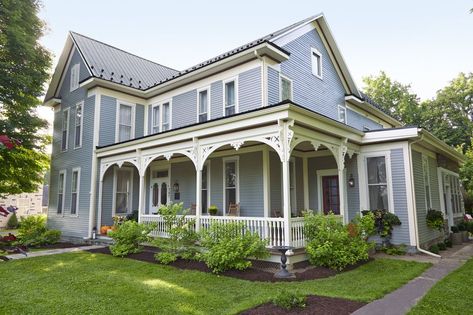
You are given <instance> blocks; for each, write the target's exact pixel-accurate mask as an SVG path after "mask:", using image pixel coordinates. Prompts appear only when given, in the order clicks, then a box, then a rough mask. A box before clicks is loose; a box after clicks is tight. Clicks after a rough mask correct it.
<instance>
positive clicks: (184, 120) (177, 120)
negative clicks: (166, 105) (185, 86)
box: [172, 90, 197, 129]
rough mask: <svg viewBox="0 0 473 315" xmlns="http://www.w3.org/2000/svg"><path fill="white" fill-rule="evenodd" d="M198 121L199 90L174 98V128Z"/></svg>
mask: <svg viewBox="0 0 473 315" xmlns="http://www.w3.org/2000/svg"><path fill="white" fill-rule="evenodd" d="M196 121H197V90H191V91H188V92H185V93H182V94H179V95H176V96H174V97H173V98H172V129H174V128H180V127H184V126H188V125H192V124H195V123H196Z"/></svg>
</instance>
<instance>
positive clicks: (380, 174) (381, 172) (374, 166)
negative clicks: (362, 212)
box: [366, 156, 389, 210]
mask: <svg viewBox="0 0 473 315" xmlns="http://www.w3.org/2000/svg"><path fill="white" fill-rule="evenodd" d="M366 164H367V168H368V197H369V207H370V210H389V202H388V200H389V197H388V179H387V173H386V157H385V156H376V157H368V158H367V159H366Z"/></svg>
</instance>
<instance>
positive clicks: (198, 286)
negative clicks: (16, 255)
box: [0, 252, 430, 314]
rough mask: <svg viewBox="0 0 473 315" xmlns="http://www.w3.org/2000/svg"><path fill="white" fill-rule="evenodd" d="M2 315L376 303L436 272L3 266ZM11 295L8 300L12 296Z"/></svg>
mask: <svg viewBox="0 0 473 315" xmlns="http://www.w3.org/2000/svg"><path fill="white" fill-rule="evenodd" d="M1 266H2V270H1V273H2V276H1V281H0V291H1V292H3V296H4V297H6V298H2V302H1V303H0V314H25V313H28V314H31V313H36V314H56V313H57V314H113V313H146V314H234V313H238V312H240V311H243V310H245V309H248V308H251V307H253V306H256V305H258V304H261V303H264V302H267V301H269V300H270V299H271V297H272V296H274V295H275V293H276V292H278V290H279V289H280V288H283V287H284V288H288V289H298V290H300V291H301V292H303V293H305V294H319V295H326V296H336V297H344V298H349V299H354V300H360V301H371V300H374V299H377V298H379V297H381V296H383V295H385V294H386V293H388V292H390V291H392V290H394V289H396V288H398V287H399V286H401V285H402V284H404V283H406V282H408V281H409V280H410V279H412V278H414V277H415V276H417V275H419V274H420V273H422V272H423V271H424V270H425V269H426V268H428V267H429V266H430V265H429V264H421V263H414V262H406V261H401V260H392V259H380V260H375V261H373V262H370V263H368V264H366V265H363V266H361V267H359V268H357V269H356V270H353V271H350V272H346V273H343V274H340V275H337V276H335V277H332V278H327V279H321V280H312V281H306V282H299V283H277V284H274V283H255V282H249V281H243V280H238V279H233V278H227V277H222V276H216V275H212V274H207V273H203V272H198V271H182V270H178V269H175V268H173V267H168V266H161V265H156V264H150V263H145V262H140V261H135V260H131V259H126V258H115V257H112V256H108V255H102V254H90V253H86V252H77V253H68V254H61V255H53V256H43V257H37V258H29V259H22V260H18V261H12V262H7V263H2V264H1ZM5 294H6V295H5Z"/></svg>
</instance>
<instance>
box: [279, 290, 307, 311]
mask: <svg viewBox="0 0 473 315" xmlns="http://www.w3.org/2000/svg"><path fill="white" fill-rule="evenodd" d="M272 302H273V304H274V305H277V306H279V307H281V308H284V309H285V310H288V311H289V310H291V309H294V308H297V307H298V308H304V307H306V296H305V295H304V294H301V293H299V292H297V291H288V290H281V291H279V292H278V294H277V295H276V296H275V297H274V298H273V300H272Z"/></svg>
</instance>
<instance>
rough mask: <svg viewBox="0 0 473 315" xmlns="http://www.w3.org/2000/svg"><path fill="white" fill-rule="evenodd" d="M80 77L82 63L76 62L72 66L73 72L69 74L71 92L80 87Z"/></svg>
mask: <svg viewBox="0 0 473 315" xmlns="http://www.w3.org/2000/svg"><path fill="white" fill-rule="evenodd" d="M79 78H80V63H76V64H74V65H73V66H72V67H71V73H70V76H69V79H70V82H69V83H70V89H69V92H72V91H75V90H77V89H78V88H79Z"/></svg>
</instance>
